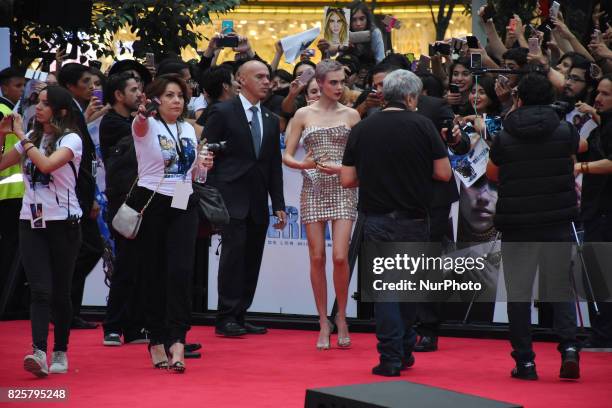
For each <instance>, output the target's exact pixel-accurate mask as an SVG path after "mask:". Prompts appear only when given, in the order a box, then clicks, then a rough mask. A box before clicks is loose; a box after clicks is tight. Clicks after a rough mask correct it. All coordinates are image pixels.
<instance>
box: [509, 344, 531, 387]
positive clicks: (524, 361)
mask: <svg viewBox="0 0 612 408" xmlns="http://www.w3.org/2000/svg"><path fill="white" fill-rule="evenodd" d="M511 355H512V358H514V361H516V367H514V368H513V369H512V372H510V375H511V376H512V377H513V378H518V379H519V380H532V381H533V380H537V379H538V373H537V372H536V365H535V361H534V360H535V353H534V352H533V351H530V352H526V353H519V352H516V351H513V352H512V353H511Z"/></svg>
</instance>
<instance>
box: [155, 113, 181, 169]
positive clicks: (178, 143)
mask: <svg viewBox="0 0 612 408" xmlns="http://www.w3.org/2000/svg"><path fill="white" fill-rule="evenodd" d="M159 120H160V122H161V123H163V124H164V127H165V128H166V130H167V131H168V134H169V135H170V137H171V138H172V140H174V145H175V146H176V152H177V153H178V155H179V159H180V160H181V162H184V161H185V152H184V151H183V146H181V128H180V126H179V124H178V122H176V138H175V137H174V134H173V133H172V131H171V130H170V127H169V126H168V124H167V123H166V121H165V120H163V119H162V118H161V117H160V118H159ZM186 174H187V173H185V174H184V175H183V179H184V178H185V175H186Z"/></svg>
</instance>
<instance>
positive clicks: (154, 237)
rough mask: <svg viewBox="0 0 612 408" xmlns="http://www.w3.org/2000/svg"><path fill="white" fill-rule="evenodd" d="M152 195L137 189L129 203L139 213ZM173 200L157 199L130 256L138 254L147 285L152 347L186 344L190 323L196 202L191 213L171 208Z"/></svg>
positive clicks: (131, 243) (192, 201)
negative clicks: (166, 344) (153, 345)
mask: <svg viewBox="0 0 612 408" xmlns="http://www.w3.org/2000/svg"><path fill="white" fill-rule="evenodd" d="M151 194H153V191H151V190H148V189H145V188H143V187H138V188H136V189H135V191H134V193H133V195H132V197H130V199H129V200H128V204H129V205H130V206H131V207H132V208H134V209H136V210H137V211H140V210H141V209H142V208H143V206H144V204H145V203H146V202H147V200H148V199H149V197H150V196H151ZM171 202H172V197H169V196H165V195H162V194H155V196H154V197H153V200H152V201H151V204H150V205H149V206H148V207H147V209H146V210H145V212H144V215H143V219H142V224H141V226H140V230H139V231H138V235H137V237H136V239H134V240H129V241H127V242H126V248H125V251H128V252H130V253H133V254H135V256H137V259H138V266H137V267H138V268H139V272H140V273H141V274H142V277H143V279H144V281H145V290H146V302H145V308H144V309H145V321H146V327H147V329H148V330H149V331H150V333H151V344H162V343H175V342H181V343H184V342H185V336H186V334H187V331H188V330H189V329H190V319H191V296H192V294H191V281H192V279H193V265H194V257H195V241H196V236H197V230H198V213H197V207H196V204H197V198H196V196H195V195H194V194H192V195H191V197H190V199H189V204H188V206H187V209H186V210H180V209H176V208H172V207H170V203H171Z"/></svg>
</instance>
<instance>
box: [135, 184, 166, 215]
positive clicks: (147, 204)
mask: <svg viewBox="0 0 612 408" xmlns="http://www.w3.org/2000/svg"><path fill="white" fill-rule="evenodd" d="M163 181H164V176H162V178H161V180H159V183H157V187H155V191H153V194H151V197H149V200H148V201H147V203H146V204H145V205H144V207H142V210H140V214H141V215H142V213H144V211H145V210H146V209H147V207H148V206H149V204H151V200H153V197H154V196H155V194H156V193H157V190H159V186H161V183H162V182H163Z"/></svg>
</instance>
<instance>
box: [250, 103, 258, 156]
mask: <svg viewBox="0 0 612 408" xmlns="http://www.w3.org/2000/svg"><path fill="white" fill-rule="evenodd" d="M249 110H250V111H251V112H253V119H251V137H252V138H253V147H254V148H255V157H259V149H260V148H261V125H260V124H259V116H257V111H258V110H259V109H257V106H251V107H250V108H249Z"/></svg>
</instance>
